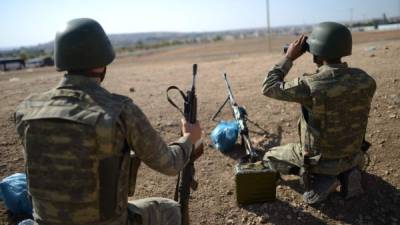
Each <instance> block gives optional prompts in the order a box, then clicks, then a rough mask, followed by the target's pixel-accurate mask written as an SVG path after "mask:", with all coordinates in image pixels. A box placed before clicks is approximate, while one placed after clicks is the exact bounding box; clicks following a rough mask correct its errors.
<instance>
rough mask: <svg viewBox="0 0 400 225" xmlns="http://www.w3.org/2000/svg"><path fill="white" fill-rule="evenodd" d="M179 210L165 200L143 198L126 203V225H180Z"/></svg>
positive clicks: (176, 205) (176, 204)
mask: <svg viewBox="0 0 400 225" xmlns="http://www.w3.org/2000/svg"><path fill="white" fill-rule="evenodd" d="M180 224H181V210H180V206H179V204H178V203H177V202H175V201H173V200H171V199H167V198H145V199H139V200H134V201H129V202H128V225H180Z"/></svg>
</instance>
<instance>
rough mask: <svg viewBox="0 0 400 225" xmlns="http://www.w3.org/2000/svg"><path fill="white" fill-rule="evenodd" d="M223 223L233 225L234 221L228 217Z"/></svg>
mask: <svg viewBox="0 0 400 225" xmlns="http://www.w3.org/2000/svg"><path fill="white" fill-rule="evenodd" d="M225 224H226V225H234V224H235V222H234V221H233V220H232V219H229V220H227V221H226V223H225Z"/></svg>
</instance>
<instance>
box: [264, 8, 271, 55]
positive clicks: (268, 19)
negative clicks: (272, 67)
mask: <svg viewBox="0 0 400 225" xmlns="http://www.w3.org/2000/svg"><path fill="white" fill-rule="evenodd" d="M265 5H266V10H267V11H266V16H267V38H268V51H269V52H271V23H270V15H269V0H265Z"/></svg>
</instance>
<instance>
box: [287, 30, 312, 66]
mask: <svg viewBox="0 0 400 225" xmlns="http://www.w3.org/2000/svg"><path fill="white" fill-rule="evenodd" d="M306 40H307V36H305V35H304V34H302V35H301V36H300V37H299V38H298V39H297V40H295V41H294V42H292V43H291V44H290V45H289V47H288V50H287V52H286V55H285V56H286V58H288V59H290V60H292V61H294V60H296V59H297V58H299V57H300V56H301V55H303V53H304V50H303V46H304V44H305V43H306Z"/></svg>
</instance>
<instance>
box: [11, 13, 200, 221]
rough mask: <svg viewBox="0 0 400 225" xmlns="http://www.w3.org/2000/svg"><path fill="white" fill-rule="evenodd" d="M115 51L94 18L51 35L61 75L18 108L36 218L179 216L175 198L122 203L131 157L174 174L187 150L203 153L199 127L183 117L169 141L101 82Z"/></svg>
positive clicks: (131, 182)
mask: <svg viewBox="0 0 400 225" xmlns="http://www.w3.org/2000/svg"><path fill="white" fill-rule="evenodd" d="M114 58H115V54H114V51H113V48H112V45H111V43H110V41H109V39H108V37H107V36H106V34H105V32H104V30H103V28H102V27H101V26H100V24H99V23H97V22H96V21H94V20H92V19H86V18H81V19H74V20H71V21H69V22H68V24H67V26H66V28H65V30H63V31H61V32H59V33H57V35H56V39H55V65H56V67H57V70H58V71H67V72H66V74H65V76H64V78H63V79H62V81H61V82H60V83H59V84H58V85H57V86H56V87H54V88H53V89H51V90H49V91H46V92H44V93H40V94H34V95H31V96H30V97H28V98H27V99H25V100H24V101H23V102H22V103H21V104H20V105H19V106H18V108H17V111H16V114H15V119H16V126H17V131H18V134H19V136H20V138H21V140H22V143H23V146H24V153H25V166H26V172H27V176H28V187H29V193H30V195H31V197H32V202H33V207H34V219H35V222H36V224H40V225H41V224H57V225H63V224H65V225H67V224H68V225H78V224H93V225H94V224H96V225H97V224H98V225H114V224H115V225H121V224H131V225H132V224H144V225H148V224H149V225H159V224H170V225H177V224H181V215H180V206H179V205H178V203H177V202H175V201H173V200H169V199H165V198H147V199H141V200H136V201H131V202H129V203H128V195H132V194H133V191H134V186H135V179H136V174H137V167H138V163H137V162H138V160H137V158H139V159H140V160H142V161H143V162H144V163H145V164H146V165H148V166H149V167H150V168H152V169H154V170H156V171H158V172H161V173H163V174H166V175H170V176H173V175H176V174H177V173H178V172H179V171H180V170H181V169H182V168H183V167H184V166H185V165H186V163H187V162H188V160H189V158H190V157H191V156H199V155H200V154H201V152H198V150H192V145H193V143H196V142H197V141H198V140H200V138H201V128H200V126H199V124H198V123H197V124H188V123H186V122H185V121H184V120H182V137H181V138H180V139H179V140H177V141H176V142H174V143H172V144H170V145H169V146H167V145H166V144H165V142H164V141H163V139H162V138H161V137H160V136H159V134H158V133H157V132H156V131H155V130H154V128H153V127H152V126H151V124H150V123H149V121H148V119H147V118H146V116H145V115H144V114H143V112H142V111H141V110H140V109H139V107H138V106H136V105H135V104H134V103H133V102H132V100H131V99H130V98H128V97H126V96H121V95H117V94H112V93H110V92H108V91H107V90H106V89H104V88H102V87H101V86H100V85H101V82H102V81H103V79H104V76H105V74H106V66H107V65H108V64H110V63H111V62H112V61H113V60H114ZM133 153H134V154H135V156H136V157H133Z"/></svg>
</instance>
